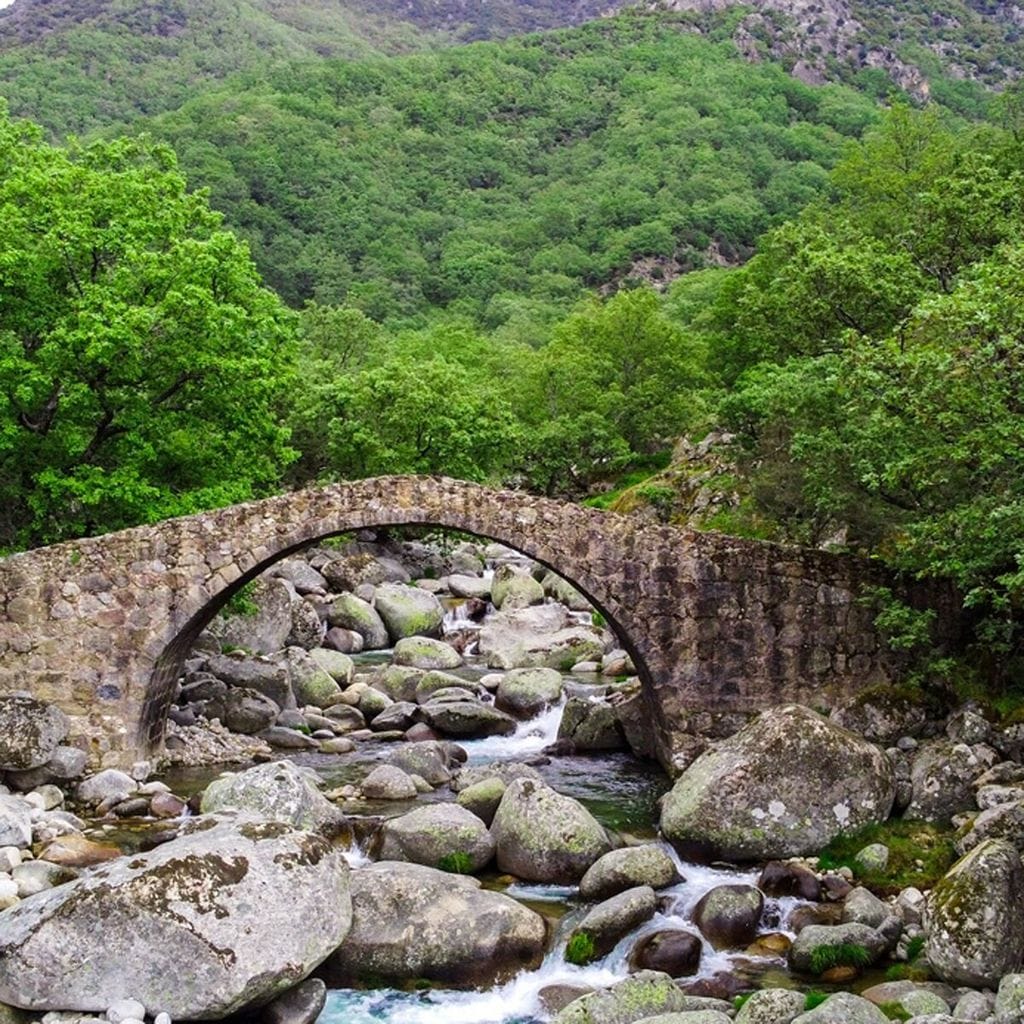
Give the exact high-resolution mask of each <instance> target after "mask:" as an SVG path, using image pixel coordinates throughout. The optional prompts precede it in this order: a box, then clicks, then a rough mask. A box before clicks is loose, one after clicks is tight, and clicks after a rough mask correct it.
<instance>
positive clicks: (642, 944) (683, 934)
mask: <svg viewBox="0 0 1024 1024" xmlns="http://www.w3.org/2000/svg"><path fill="white" fill-rule="evenodd" d="M702 952H703V943H702V942H701V939H700V936H699V935H694V933H693V932H689V931H686V930H685V929H683V928H665V929H662V930H661V931H658V932H654V933H652V934H651V935H645V936H644V937H643V938H642V939H640V940H639V941H638V942H637V944H636V945H635V946H634V947H633V950H632V952H631V953H630V957H629V960H630V965H631V966H632V967H633V969H634V970H637V971H661V972H663V973H665V974H668V975H670V976H671V977H673V978H682V977H686V976H687V975H690V974H694V973H696V971H697V968H698V967H699V966H700V958H701V953H702Z"/></svg>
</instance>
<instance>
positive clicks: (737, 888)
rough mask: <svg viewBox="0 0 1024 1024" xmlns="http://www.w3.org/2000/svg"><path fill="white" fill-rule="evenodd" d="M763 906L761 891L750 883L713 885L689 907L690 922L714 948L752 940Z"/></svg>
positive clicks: (728, 946) (730, 946)
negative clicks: (691, 921)
mask: <svg viewBox="0 0 1024 1024" xmlns="http://www.w3.org/2000/svg"><path fill="white" fill-rule="evenodd" d="M763 910H764V894H763V893H762V892H761V890H760V889H758V888H756V887H755V886H753V885H716V886H715V888H713V889H709V890H708V891H707V892H706V893H705V894H704V895H703V896H702V897H701V898H700V900H699V901H698V903H697V906H696V907H694V909H693V921H694V924H696V925H697V927H698V928H699V929H700V930H701V933H702V934H703V935H704V937H705V938H706V939H707V940H708V942H710V943H711V945H712V946H714V947H715V948H716V949H730V948H735V947H737V946H747V945H749V944H750V943H751V942H753V941H754V936H755V935H756V934H757V925H758V922H759V921H760V920H761V912H762V911H763Z"/></svg>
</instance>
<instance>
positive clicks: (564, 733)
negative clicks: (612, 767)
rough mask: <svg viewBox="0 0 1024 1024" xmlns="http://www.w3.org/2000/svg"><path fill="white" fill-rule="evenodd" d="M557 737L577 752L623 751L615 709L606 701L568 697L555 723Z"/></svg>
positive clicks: (624, 740)
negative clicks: (558, 719)
mask: <svg viewBox="0 0 1024 1024" xmlns="http://www.w3.org/2000/svg"><path fill="white" fill-rule="evenodd" d="M558 738H559V739H560V740H569V741H570V742H571V743H572V745H573V747H574V748H575V749H576V750H579V751H595V750H625V749H626V737H625V734H624V732H623V730H622V725H621V723H620V722H619V716H618V715H617V714H616V711H615V708H614V707H612V705H611V704H609V703H608V702H607V701H606V700H600V699H591V698H589V697H570V698H569V699H568V700H567V701H566V703H565V710H563V712H562V720H561V721H560V722H559V723H558Z"/></svg>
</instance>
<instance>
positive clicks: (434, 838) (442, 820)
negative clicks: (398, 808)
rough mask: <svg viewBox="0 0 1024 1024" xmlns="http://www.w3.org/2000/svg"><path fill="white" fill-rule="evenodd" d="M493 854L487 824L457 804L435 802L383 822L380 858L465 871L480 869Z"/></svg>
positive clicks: (446, 869)
mask: <svg viewBox="0 0 1024 1024" xmlns="http://www.w3.org/2000/svg"><path fill="white" fill-rule="evenodd" d="M493 856H494V840H493V839H492V838H491V834H490V832H488V831H487V826H486V825H485V824H484V823H483V822H482V821H481V820H480V819H479V818H478V817H477V816H476V815H475V814H473V813H472V812H470V811H467V810H466V809H465V808H464V807H459V806H458V804H432V805H430V806H429V807H418V808H417V809H416V810H414V811H410V812H409V813H408V814H402V815H400V816H399V817H397V818H390V819H388V821H387V822H385V824H384V829H383V836H382V842H381V848H380V859H381V860H404V861H411V862H412V863H413V864H424V865H426V866H427V867H430V868H440V869H441V870H443V871H457V872H460V873H462V874H465V873H467V872H472V871H479V870H480V869H481V868H483V867H484V866H485V865H487V864H488V863H489V862H490V860H491V858H492V857H493Z"/></svg>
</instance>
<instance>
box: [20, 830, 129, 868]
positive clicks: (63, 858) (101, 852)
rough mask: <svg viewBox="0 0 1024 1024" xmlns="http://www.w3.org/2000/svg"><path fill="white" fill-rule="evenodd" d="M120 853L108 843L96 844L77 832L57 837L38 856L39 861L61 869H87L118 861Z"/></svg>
mask: <svg viewBox="0 0 1024 1024" xmlns="http://www.w3.org/2000/svg"><path fill="white" fill-rule="evenodd" d="M120 857H121V851H120V849H118V847H116V846H111V845H110V844H109V843H97V842H95V841H94V840H92V839H87V838H86V837H85V836H83V835H80V834H79V833H77V832H72V833H70V834H69V835H66V836H58V837H57V838H56V839H55V840H54V841H53V842H52V843H50V844H49V845H48V846H47V847H46V849H45V850H43V852H42V853H41V854H40V855H39V859H40V860H41V861H46V862H48V863H50V864H56V865H58V866H59V867H62V868H88V867H93V866H94V865H96V864H106V863H107V862H108V861H112V860H118V859H119V858H120Z"/></svg>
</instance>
